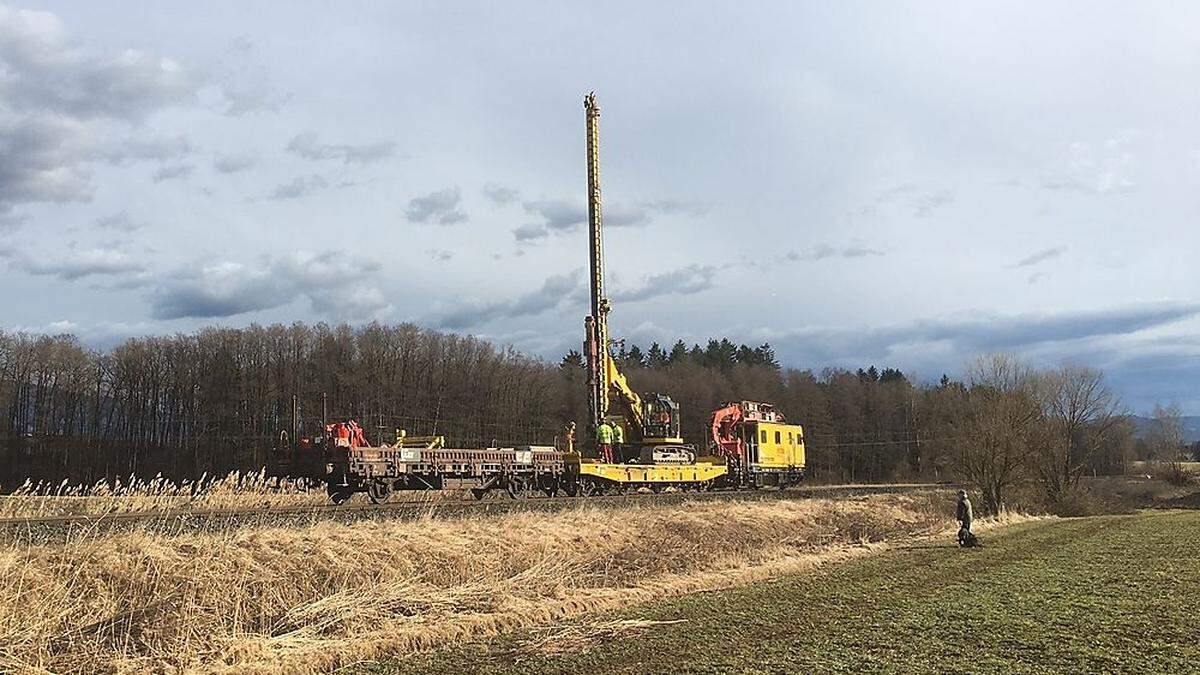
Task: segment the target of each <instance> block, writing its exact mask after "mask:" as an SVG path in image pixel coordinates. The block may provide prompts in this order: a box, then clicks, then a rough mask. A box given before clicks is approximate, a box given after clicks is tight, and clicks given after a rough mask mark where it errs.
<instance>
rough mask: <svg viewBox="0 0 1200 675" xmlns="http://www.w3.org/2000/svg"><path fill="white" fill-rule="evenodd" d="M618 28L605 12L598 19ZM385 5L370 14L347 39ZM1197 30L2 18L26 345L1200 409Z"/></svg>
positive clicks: (118, 11)
mask: <svg viewBox="0 0 1200 675" xmlns="http://www.w3.org/2000/svg"><path fill="white" fill-rule="evenodd" d="M601 5H602V6H601ZM349 6H353V7H354V8H355V9H354V11H349V10H347V7H349ZM1197 26H1200V4H1195V3H1162V4H1155V3H1149V2H1138V3H1128V2H1126V3H1112V4H1109V3H1100V2H1078V3H1045V2H1038V3H1029V4H1027V5H1022V4H1018V3H990V4H989V5H987V6H985V5H983V4H978V3H964V2H947V3H944V4H937V3H932V2H923V3H915V4H904V3H869V4H858V3H851V2H840V3H827V2H811V3H791V2H788V3H782V2H781V3H719V4H717V3H714V4H710V5H707V6H705V5H702V4H700V3H680V4H678V5H673V6H669V5H667V4H666V3H644V2H637V3H628V4H625V3H567V2H554V3H551V2H539V3H521V2H505V3H479V4H471V3H445V2H437V3H434V2H430V3H396V2H379V3H369V2H358V3H332V2H328V3H326V2H321V3H317V2H311V3H307V2H296V1H290V2H286V3H284V2H278V3H267V2H203V3H198V2H165V1H164V2H153V3H111V4H109V3H98V2H46V3H41V4H39V5H37V6H32V5H21V6H11V5H10V6H7V7H6V6H4V5H0V288H2V289H3V294H2V295H0V310H2V312H3V313H2V318H0V326H2V327H3V328H4V329H6V330H27V331H47V332H61V331H70V332H74V333H76V334H78V335H79V336H80V337H81V338H82V339H83V340H84V341H85V342H87V343H89V344H92V345H95V346H98V347H103V346H106V345H110V344H112V343H113V342H115V341H118V340H120V339H122V338H124V337H127V336H129V335H140V334H152V333H173V332H176V331H190V330H193V329H195V328H197V327H200V326H204V325H210V324H220V325H233V326H241V325H247V324H249V323H253V322H258V323H270V322H276V321H284V322H291V321H295V320H302V321H317V320H328V321H340V320H348V321H351V322H363V321H369V320H373V319H379V320H382V321H414V322H416V323H419V324H421V325H423V326H427V327H430V328H438V329H443V330H453V331H458V332H469V333H473V334H476V335H479V336H483V337H487V338H489V339H493V340H496V341H498V342H501V343H511V344H513V345H515V346H517V347H519V348H521V349H525V350H528V351H531V352H534V353H537V354H540V355H543V356H545V357H547V358H552V359H556V358H557V357H558V356H560V355H561V354H562V353H563V352H564V351H565V350H566V349H569V348H572V347H577V346H578V344H579V343H580V342H581V340H582V338H583V331H582V326H583V316H584V314H585V313H586V308H585V299H586V288H585V283H586V279H585V276H584V273H583V270H584V269H585V267H586V264H587V258H586V255H587V253H586V241H585V238H586V227H584V220H585V213H586V209H585V202H584V199H585V166H584V136H583V109H582V98H583V95H584V94H585V93H587V91H588V90H591V89H594V90H596V92H597V96H598V98H599V102H600V105H601V108H602V111H603V113H602V119H601V136H602V141H601V160H602V166H603V168H602V174H603V180H604V194H605V200H606V204H605V205H606V211H605V215H606V222H607V224H608V226H609V228H608V230H607V237H606V246H607V268H608V279H609V282H608V288H609V294H610V295H611V296H612V297H613V299H614V305H615V308H614V311H613V313H612V315H611V319H612V322H613V329H614V331H615V332H616V333H617V334H618V335H621V336H624V337H626V338H629V339H631V340H632V341H633V342H636V343H640V344H641V345H642V346H643V347H644V346H646V345H647V344H649V342H650V341H651V340H659V341H661V342H671V341H673V340H674V339H675V338H677V337H682V338H683V339H685V340H688V341H689V342H690V341H700V342H703V341H704V340H706V339H707V338H708V337H713V336H715V337H721V336H728V337H730V338H731V339H733V340H734V341H736V342H747V343H752V344H757V343H761V342H764V341H769V342H770V343H771V344H772V345H774V346H775V348H776V351H777V352H778V354H779V356H780V357H781V360H782V361H783V362H784V364H785V365H790V366H798V367H804V368H813V369H820V368H822V367H825V366H845V367H854V368H857V367H859V366H865V365H869V364H872V363H874V364H877V365H879V366H881V367H882V366H894V367H899V368H902V369H904V370H906V371H907V372H910V373H913V374H915V375H917V376H919V377H921V378H929V379H935V378H936V377H937V376H939V375H940V374H941V373H942V372H949V373H951V374H954V373H958V372H961V371H962V368H963V364H964V363H965V362H966V361H967V360H968V359H970V358H971V357H972V356H974V355H976V354H979V353H983V352H989V351H1009V352H1014V353H1017V354H1020V355H1022V356H1024V357H1026V358H1028V359H1030V360H1032V361H1034V362H1035V363H1038V364H1055V363H1059V362H1061V361H1063V360H1072V361H1075V362H1080V363H1085V364H1090V365H1094V366H1098V367H1102V368H1104V369H1105V370H1106V371H1107V372H1108V374H1109V376H1110V378H1111V380H1112V382H1113V383H1114V385H1115V387H1116V388H1117V389H1118V391H1119V392H1120V394H1121V396H1122V397H1123V399H1124V400H1125V402H1126V403H1127V405H1128V406H1129V407H1130V408H1131V409H1132V410H1134V411H1145V410H1147V409H1149V408H1151V407H1152V406H1153V405H1154V403H1155V402H1156V401H1162V402H1164V403H1165V402H1169V401H1179V402H1180V403H1181V404H1182V405H1183V406H1184V408H1185V410H1186V411H1188V412H1190V413H1192V414H1200V392H1198V390H1197V382H1200V334H1198V332H1197V329H1198V328H1200V285H1198V283H1197V282H1198V281H1200V266H1198V265H1197V264H1196V261H1195V258H1196V253H1197V251H1200V228H1198V224H1200V126H1198V120H1200V86H1198V83H1200V30H1197Z"/></svg>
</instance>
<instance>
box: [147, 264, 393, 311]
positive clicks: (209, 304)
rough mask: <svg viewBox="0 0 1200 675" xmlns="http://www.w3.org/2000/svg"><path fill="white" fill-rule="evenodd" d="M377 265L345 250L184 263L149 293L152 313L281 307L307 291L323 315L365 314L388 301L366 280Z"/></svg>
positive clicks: (377, 309)
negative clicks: (256, 261) (254, 260)
mask: <svg viewBox="0 0 1200 675" xmlns="http://www.w3.org/2000/svg"><path fill="white" fill-rule="evenodd" d="M379 269H380V266H379V264H378V263H374V262H371V261H363V260H361V259H358V258H356V257H354V256H352V255H351V254H348V253H346V252H344V251H338V250H335V251H328V252H326V253H323V254H320V255H315V254H311V253H307V252H297V253H292V254H290V255H285V256H279V257H274V258H264V259H263V260H262V261H260V263H259V264H255V265H244V264H241V263H236V262H222V263H217V264H213V265H205V266H200V267H198V268H195V269H186V270H183V271H181V272H179V273H177V274H175V275H174V276H173V277H172V278H170V279H168V280H167V281H166V282H165V283H162V284H161V285H160V286H159V287H158V288H157V289H156V290H155V292H154V294H153V296H152V303H151V312H152V314H153V316H154V317H155V318H157V319H181V318H213V317H224V316H235V315H238V314H244V313H247V312H254V311H261V310H265V309H271V308H274V307H280V306H283V305H286V304H289V303H291V302H294V301H296V300H297V299H299V298H301V297H307V298H308V300H309V302H310V303H311V304H312V307H313V310H314V311H316V312H318V313H319V314H322V315H324V316H327V317H331V318H337V319H352V318H363V317H369V316H370V315H371V314H373V313H377V312H381V311H383V310H385V309H386V308H387V307H388V303H387V302H386V299H385V298H384V296H383V293H382V292H381V291H380V290H379V289H378V288H375V287H373V286H370V285H367V282H368V278H369V277H370V276H372V275H374V274H376V273H377V272H378V271H379Z"/></svg>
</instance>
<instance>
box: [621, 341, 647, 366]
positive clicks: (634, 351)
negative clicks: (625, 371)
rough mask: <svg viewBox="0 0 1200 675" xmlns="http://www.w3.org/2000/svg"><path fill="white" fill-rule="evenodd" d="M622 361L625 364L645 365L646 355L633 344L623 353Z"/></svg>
mask: <svg viewBox="0 0 1200 675" xmlns="http://www.w3.org/2000/svg"><path fill="white" fill-rule="evenodd" d="M622 363H624V364H625V365H627V366H645V365H646V355H645V354H643V353H642V349H641V347H638V346H637V345H633V346H632V347H630V348H629V353H627V354H626V355H625V360H624V361H623V362H622Z"/></svg>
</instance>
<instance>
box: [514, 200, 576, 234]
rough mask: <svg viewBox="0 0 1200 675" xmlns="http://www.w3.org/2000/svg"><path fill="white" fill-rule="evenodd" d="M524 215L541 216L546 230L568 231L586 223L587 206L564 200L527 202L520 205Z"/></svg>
mask: <svg viewBox="0 0 1200 675" xmlns="http://www.w3.org/2000/svg"><path fill="white" fill-rule="evenodd" d="M521 208H523V209H525V212H526V213H530V214H533V215H537V216H541V218H542V223H541V225H542V227H543V228H545V229H547V230H570V229H574V228H576V227H578V226H580V225H582V224H584V223H586V222H587V206H586V205H585V204H583V203H582V202H578V201H568V200H565V199H548V200H539V201H529V202H525V203H524V204H522V205H521Z"/></svg>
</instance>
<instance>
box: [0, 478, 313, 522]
mask: <svg viewBox="0 0 1200 675" xmlns="http://www.w3.org/2000/svg"><path fill="white" fill-rule="evenodd" d="M328 501H329V498H328V496H326V494H325V491H324V490H323V489H314V490H310V489H306V488H304V487H302V486H301V485H299V484H297V483H294V482H291V481H285V482H282V483H276V481H275V480H274V479H273V478H269V477H268V476H267V475H266V473H265V472H264V471H249V472H239V471H234V472H232V473H229V474H228V475H226V476H223V477H216V478H213V477H209V476H202V477H201V478H200V479H199V480H194V481H192V480H188V481H183V482H175V481H170V480H167V479H165V478H163V477H162V475H161V474H160V475H159V476H157V477H155V478H151V479H140V478H135V477H130V478H129V479H128V480H124V481H122V480H116V481H113V482H110V481H108V480H101V481H99V482H97V483H95V484H93V485H72V484H69V483H68V482H66V481H63V482H62V483H57V484H47V483H36V484H35V483H33V482H32V481H26V482H25V484H24V485H22V486H21V487H19V488H17V489H16V490H14V491H13V492H12V493H11V494H8V495H3V496H0V518H49V517H55V516H105V515H109V514H118V513H163V512H168V511H186V510H210V509H253V508H270V507H279V506H289V507H290V506H306V505H317V504H324V503H327V502H328Z"/></svg>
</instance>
